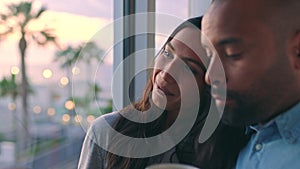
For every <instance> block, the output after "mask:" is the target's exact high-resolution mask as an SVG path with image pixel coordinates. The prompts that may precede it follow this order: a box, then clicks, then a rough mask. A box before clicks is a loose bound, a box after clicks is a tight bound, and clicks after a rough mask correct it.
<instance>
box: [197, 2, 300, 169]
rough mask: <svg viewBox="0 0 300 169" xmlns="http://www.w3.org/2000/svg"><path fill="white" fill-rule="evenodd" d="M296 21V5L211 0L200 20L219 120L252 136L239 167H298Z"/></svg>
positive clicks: (299, 45)
mask: <svg viewBox="0 0 300 169" xmlns="http://www.w3.org/2000/svg"><path fill="white" fill-rule="evenodd" d="M299 18H300V1H299V0H285V1H283V0H214V1H213V2H212V4H211V6H210V7H209V9H208V11H207V13H206V14H205V16H204V20H203V22H202V28H203V29H202V30H203V36H204V37H203V38H202V39H203V40H202V43H203V46H204V47H205V48H206V51H207V54H208V57H209V58H210V63H209V66H208V70H207V73H206V82H207V83H208V84H210V85H211V89H212V96H213V98H214V99H215V102H216V105H217V107H218V110H220V111H221V113H222V111H223V108H224V112H223V116H222V120H223V121H224V122H225V123H227V124H230V125H236V126H247V127H248V128H249V130H251V131H254V134H253V135H252V137H251V139H250V141H249V143H248V145H247V146H246V147H245V148H244V149H243V150H242V151H241V152H240V154H239V157H238V160H237V165H236V168H237V169H269V168H270V169H281V168H282V169H285V168H289V169H291V168H292V169H296V168H297V169H299V168H300V160H299V158H300V20H299ZM222 71H224V72H223V73H222ZM224 73H225V74H224Z"/></svg>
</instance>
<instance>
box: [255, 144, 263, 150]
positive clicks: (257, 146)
mask: <svg viewBox="0 0 300 169" xmlns="http://www.w3.org/2000/svg"><path fill="white" fill-rule="evenodd" d="M261 149H262V144H260V143H258V144H256V145H255V150H256V151H260V150H261Z"/></svg>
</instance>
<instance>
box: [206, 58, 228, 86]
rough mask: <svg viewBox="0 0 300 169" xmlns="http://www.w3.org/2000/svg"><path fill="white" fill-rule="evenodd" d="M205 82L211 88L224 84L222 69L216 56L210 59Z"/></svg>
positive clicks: (224, 78)
mask: <svg viewBox="0 0 300 169" xmlns="http://www.w3.org/2000/svg"><path fill="white" fill-rule="evenodd" d="M205 82H206V83H207V84H208V85H211V86H220V85H225V84H226V77H225V71H224V67H223V64H222V62H221V60H220V58H219V57H218V56H213V57H212V58H211V60H210V63H209V66H208V69H207V71H206V74H205Z"/></svg>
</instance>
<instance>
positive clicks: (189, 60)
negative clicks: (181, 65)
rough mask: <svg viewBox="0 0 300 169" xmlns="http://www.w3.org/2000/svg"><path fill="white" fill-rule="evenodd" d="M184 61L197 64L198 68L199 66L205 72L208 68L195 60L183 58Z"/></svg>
mask: <svg viewBox="0 0 300 169" xmlns="http://www.w3.org/2000/svg"><path fill="white" fill-rule="evenodd" d="M182 60H183V61H184V62H191V63H194V64H196V65H197V66H199V67H200V68H201V69H202V70H203V71H204V72H205V71H206V68H205V66H204V65H203V64H201V63H200V62H198V61H197V60H194V59H191V58H189V57H183V58H182Z"/></svg>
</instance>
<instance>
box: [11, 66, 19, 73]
mask: <svg viewBox="0 0 300 169" xmlns="http://www.w3.org/2000/svg"><path fill="white" fill-rule="evenodd" d="M10 72H11V74H13V75H17V74H19V73H20V69H19V67H18V66H12V67H11V68H10Z"/></svg>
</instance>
